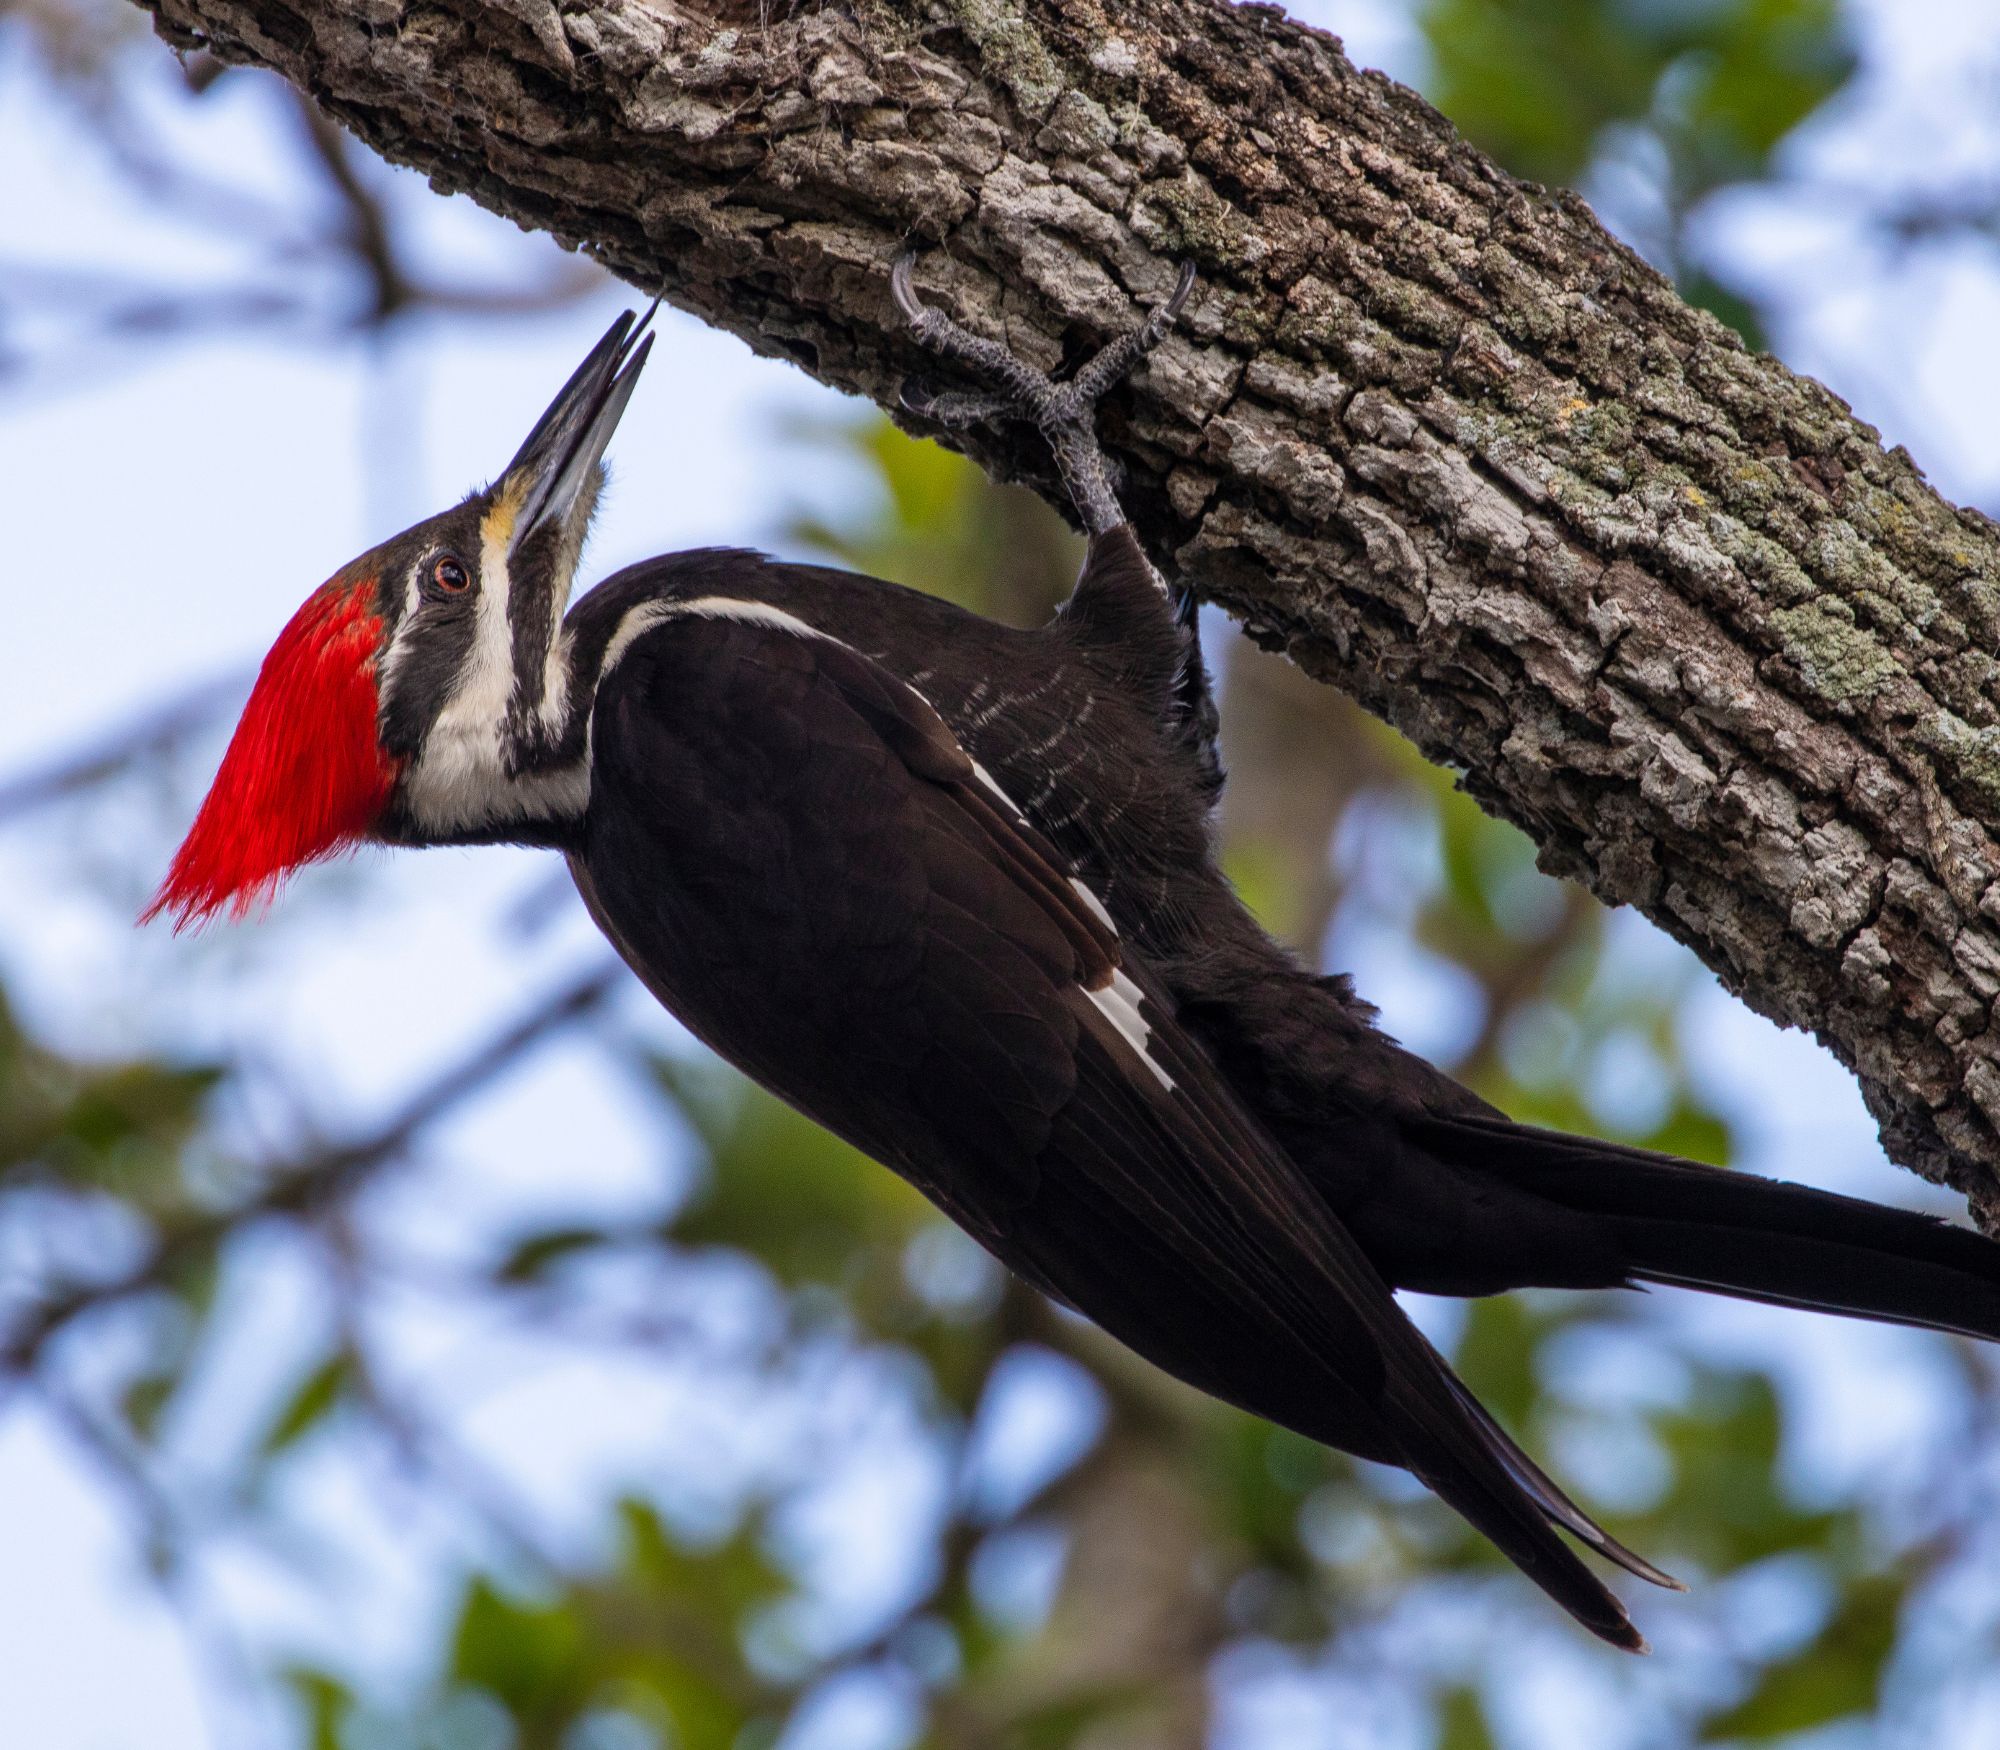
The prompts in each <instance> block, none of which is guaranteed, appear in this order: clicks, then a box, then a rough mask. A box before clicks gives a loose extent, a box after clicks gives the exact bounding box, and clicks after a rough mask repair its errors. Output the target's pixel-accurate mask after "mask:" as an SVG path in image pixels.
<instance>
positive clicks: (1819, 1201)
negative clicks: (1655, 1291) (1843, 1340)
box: [1420, 1117, 2000, 1341]
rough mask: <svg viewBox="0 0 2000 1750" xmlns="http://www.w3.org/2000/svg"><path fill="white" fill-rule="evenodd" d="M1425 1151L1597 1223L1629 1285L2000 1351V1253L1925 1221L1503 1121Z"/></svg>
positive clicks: (1443, 1134)
mask: <svg viewBox="0 0 2000 1750" xmlns="http://www.w3.org/2000/svg"><path fill="white" fill-rule="evenodd" d="M1420 1135H1421V1139H1422V1140H1423V1141H1424V1143H1425V1144H1426V1146H1431V1147H1437V1148H1439V1150H1440V1152H1441V1153H1447V1154H1448V1155H1449V1157H1450V1158H1453V1159H1456V1160H1458V1161H1461V1162H1463V1163H1465V1164H1466V1165H1468V1166H1475V1165H1476V1166H1477V1167H1478V1168H1479V1169H1480V1170H1482V1171H1484V1172H1490V1173H1493V1174H1495V1175H1496V1176H1498V1177H1501V1178H1504V1179H1505V1180H1506V1181H1507V1182H1508V1183H1509V1184H1511V1185H1513V1186H1515V1187H1516V1188H1518V1189H1520V1190H1522V1191H1526V1192H1530V1193H1532V1194H1533V1195H1535V1196H1537V1197H1541V1198H1544V1199H1546V1200H1547V1201H1549V1202H1551V1203H1555V1204H1558V1205H1560V1206H1561V1207H1563V1208H1566V1209H1571V1210H1575V1211H1577V1212H1579V1213H1582V1214H1586V1215H1590V1216H1594V1217H1597V1218H1599V1219H1600V1220H1601V1221H1603V1222H1604V1224H1605V1225H1606V1227H1607V1229H1608V1231H1609V1232H1610V1234H1611V1235H1612V1237H1613V1239H1614V1241H1615V1243H1616V1245H1617V1247H1618V1250H1619V1252H1620V1254H1621V1256H1622V1257H1623V1259H1624V1262H1625V1265H1626V1268H1627V1270H1628V1271H1629V1273H1630V1275H1631V1276H1632V1277H1633V1278H1634V1279H1635V1280H1637V1281H1642V1282H1658V1283H1662V1284H1675V1285H1679V1286H1682V1287H1688V1288H1700V1289H1706V1290H1707V1291H1709V1292H1710V1293H1713V1294H1727V1295H1732V1296H1735V1297H1736V1298H1738V1299H1741V1300H1757V1301H1765V1302H1769V1303H1771V1304H1773V1305H1777V1306H1795V1307H1804V1308H1808V1309H1810V1310H1812V1311H1815V1312H1827V1313H1841V1314H1845V1315H1847V1316H1849V1317H1852V1318H1864V1319H1875V1320H1879V1321H1881V1322H1883V1323H1887V1324H1902V1325H1915V1326H1919V1327H1921V1328H1923V1329H1926V1330H1936V1331H1951V1332H1955V1333H1957V1334H1959V1335H1961V1336H1967V1337H1982V1338H1987V1339H1989V1340H1993V1341H2000V1244H1996V1243H1995V1242H1994V1241H1992V1240H1989V1239H1987V1238H1986V1237H1985V1236H1984V1235H1983V1234H1977V1233H1974V1232H1972V1231H1970V1230H1969V1229H1966V1228H1960V1227H1953V1226H1950V1225H1949V1224H1947V1223H1945V1222H1942V1221H1938V1220H1936V1219H1934V1218H1933V1217H1931V1216H1927V1215H1916V1214H1912V1213H1911V1212H1909V1211H1907V1210H1901V1209H1885V1208H1883V1207H1882V1206H1881V1205H1879V1204H1874V1203H1868V1202H1864V1201H1863V1200H1861V1199H1860V1198H1856V1197H1842V1196H1839V1195H1837V1194H1835V1193H1833V1192H1831V1191H1818V1190H1814V1189H1812V1188H1810V1187H1809V1186H1804V1185H1792V1184H1787V1183H1785V1182H1784V1181H1782V1180H1777V1179H1762V1178H1758V1177H1756V1176H1754V1175H1752V1174H1749V1173H1737V1172H1731V1171H1729V1170H1727V1169H1724V1168H1721V1167H1705V1166H1700V1165H1698V1164H1696V1163H1695V1162H1693V1161H1684V1160H1680V1159H1678V1158H1676V1157H1675V1156H1672V1155H1662V1154H1654V1153H1652V1152H1650V1151H1648V1150H1645V1149H1637V1148H1626V1147H1622V1146H1620V1145H1619V1144H1616V1143H1607V1142H1599V1141H1596V1140H1594V1139H1592V1138H1589V1137H1579V1136H1569V1135H1565V1134H1563V1133H1562V1132H1559V1131H1548V1130H1536V1129H1532V1128H1530V1127H1528V1126H1525V1125H1517V1124H1512V1123H1509V1122H1508V1121H1506V1120H1502V1119H1488V1118H1484V1117H1472V1118H1454V1119H1441V1120H1437V1121H1435V1122H1434V1123H1427V1124H1425V1125H1423V1126H1421V1127H1420Z"/></svg>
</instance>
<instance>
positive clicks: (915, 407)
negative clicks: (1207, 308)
mask: <svg viewBox="0 0 2000 1750" xmlns="http://www.w3.org/2000/svg"><path fill="white" fill-rule="evenodd" d="M915 261H916V258H915V257H914V256H910V255H905V256H904V257H902V259H901V260H899V261H898V262H897V263H896V265H895V266H894V267H893V268H892V269H891V270H890V273H889V289H890V291H891V292H893V293H894V294H895V298H896V303H897V305H898V306H899V307H900V308H901V310H902V312H903V314H904V315H905V316H907V317H908V318H909V319H910V332H911V333H912V334H914V335H915V336H916V340H917V344H918V345H919V346H921V347H923V348H924V349H925V350H926V351H928V352H934V353H936V354H937V355H938V357H940V358H943V359H949V360H950V361H951V362H952V363H953V364H957V365H961V366H963V367H965V369H966V370H967V371H968V372H970V373H971V374H972V375H973V376H975V377H980V378H983V379H985V380H986V381H987V382H988V383H990V384H991V385H992V387H991V388H989V389H985V390H980V391H974V392H971V393H965V392H959V391H951V392H947V393H945V394H941V395H934V394H932V393H931V392H930V391H929V390H927V389H924V388H922V387H920V386H919V385H917V384H915V383H905V384H904V385H903V405H904V406H905V407H907V408H908V409H909V410H910V411H911V412H912V413H915V414H919V415H921V416H922V417H924V418H926V419H935V420H936V421H937V422H938V423H939V424H940V425H949V426H954V427H962V426H968V425H977V424H979V423H980V422H981V421H983V420H991V419H1006V418H1011V419H1025V420H1027V421H1029V422H1030V423H1032V424H1033V425H1034V426H1035V427H1036V428H1037V429H1038V430H1039V431H1040V432H1041V434H1042V436H1043V437H1044V438H1046V439H1047V440H1048V445H1049V449H1050V450H1051V452H1053V454H1054V456H1055V461H1056V467H1057V469H1058V470H1059V471H1060V472H1061V474H1062V477H1063V484H1064V485H1065V486H1067V487H1068V488H1069V495H1070V501H1071V502H1072V503H1073V504H1074V505H1075V506H1076V508H1077V514H1078V515H1079V516H1081V517H1082V518H1083V525H1084V527H1085V528H1086V529H1088V530H1089V531H1090V533H1091V534H1093V535H1102V534H1107V533H1109V532H1110V531H1111V530H1112V529H1115V528H1117V527H1118V525H1119V524H1120V523H1122V522H1123V521H1124V520H1125V514H1124V512H1123V511H1121V510H1120V509H1119V508H1118V498H1117V495H1116V494H1115V493H1114V492H1113V491H1112V490H1111V472H1110V467H1109V464H1108V463H1107V462H1106V459H1105V455H1104V451H1103V448H1102V447H1101V446H1100V445H1099V443H1098V441H1097V429H1096V424H1095V420H1094V415H1095V413H1096V410H1097V404H1098V402H1099V401H1101V400H1102V399H1103V398H1104V396H1105V395H1106V394H1107V393H1108V392H1109V391H1110V390H1111V389H1112V388H1114V387H1115V386H1116V385H1117V384H1118V382H1119V381H1120V380H1121V379H1122V378H1123V377H1124V376H1125V374H1126V373H1127V372H1128V371H1130V370H1131V369H1132V367H1133V366H1134V365H1136V364H1137V363H1138V362H1139V361H1140V360H1141V359H1142V358H1144V357H1145V356H1146V354H1147V353H1149V352H1151V351H1152V350H1153V348H1154V347H1156V346H1158V345H1159V344H1160V342H1161V341H1162V340H1164V339H1165V338H1166V336H1167V333H1168V331H1169V330H1170V329H1172V327H1173V325H1174V322H1175V319H1176V318H1177V317H1179V315H1180V313H1181V310H1182V308H1183V307H1184V306H1185V305H1186V303H1187V301H1188V295H1189V293H1191V292H1192V291H1193V290H1194V263H1193V262H1184V263H1183V264H1182V266H1181V272H1180V278H1179V279H1178V280H1177V281H1175V283H1174V289H1173V292H1172V294H1171V295H1170V296H1169V297H1168V299H1167V301H1166V302H1165V303H1164V304H1162V305H1161V306H1160V307H1159V308H1158V309H1157V310H1155V311H1153V313H1152V314H1151V315H1149V316H1148V317H1147V318H1146V320H1145V321H1144V322H1142V323H1140V324H1139V326H1138V327H1136V328H1134V329H1133V330H1132V331H1131V332H1130V333H1129V334H1123V335H1120V336H1119V337H1118V339H1116V340H1114V341H1112V342H1111V343H1110V344H1109V345H1108V346H1105V347H1104V348H1102V349H1101V350H1100V351H1099V352H1098V353H1097V355H1096V356H1095V357H1094V358H1092V359H1091V360H1090V361H1089V362H1088V363H1087V364H1085V365H1084V367H1083V368H1082V369H1081V370H1079V371H1078V372H1077V373H1076V375H1075V376H1073V377H1071V378H1070V380H1069V381H1068V382H1067V383H1061V384H1057V383H1052V382H1051V381H1050V380H1049V379H1048V377H1047V376H1046V375H1045V374H1044V373H1043V372H1041V371H1039V370H1037V369H1036V368H1035V367H1034V366H1033V365H1031V364H1029V363H1027V362H1026V361H1025V360H1024V359H1018V358H1016V357H1015V356H1014V355H1013V354H1012V353H1011V352H1009V351H1008V350H1007V349H1006V347H1004V346H1002V345H1001V344H1000V342H998V341H997V340H985V339H982V338H981V337H980V336H979V335H976V334H973V333H970V332H968V331H967V330H966V329H963V328H961V327H960V326H959V325H958V324H957V323H956V322H954V321H953V320H952V319H951V318H950V317H949V316H947V315H946V314H945V313H944V312H943V311H942V310H933V309H931V308H930V307H929V306H928V305H926V304H924V303H923V302H922V301H921V300H920V299H919V298H918V297H917V294H916V289H915V287H914V286H912V285H911V283H910V269H911V267H912V266H913V265H914V264H915Z"/></svg>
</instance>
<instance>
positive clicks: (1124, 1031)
mask: <svg viewBox="0 0 2000 1750" xmlns="http://www.w3.org/2000/svg"><path fill="white" fill-rule="evenodd" d="M1084 995H1085V996H1087V997H1089V998H1090V1000H1091V1001H1092V1002H1093V1003H1095V1004H1096V1005H1097V1008H1098V1012H1099V1013H1100V1014H1102V1015H1103V1016H1104V1018H1105V1019H1106V1020H1107V1021H1109V1022H1110V1023H1111V1024H1112V1026H1114V1027H1116V1028H1117V1029H1118V1031H1119V1034H1120V1035H1121V1036H1122V1037H1123V1039H1124V1041H1125V1043H1126V1044H1127V1045H1129V1046H1131V1047H1132V1049H1133V1050H1134V1051H1136V1052H1137V1053H1138V1054H1139V1061H1140V1062H1141V1063H1143V1064H1144V1065H1145V1066H1146V1067H1147V1068H1148V1069H1149V1070H1151V1071H1152V1072H1153V1075H1154V1077H1155V1078H1156V1079H1157V1080H1158V1082H1159V1084H1160V1086H1161V1087H1162V1088H1164V1089H1165V1090H1166V1091H1167V1092H1168V1093H1170V1094H1171V1093H1172V1092H1173V1091H1174V1078H1173V1077H1172V1076H1170V1075H1168V1074H1167V1072H1166V1071H1165V1070H1163V1069H1162V1068H1161V1067H1160V1066H1159V1065H1158V1064H1157V1063H1156V1062H1154V1061H1153V1054H1152V1052H1151V1050H1150V1049H1149V1047H1150V1046H1151V1045H1152V1043H1153V1030H1152V1028H1150V1027H1149V1026H1147V1025H1146V1017H1145V1016H1144V1015H1142V1014H1140V1012H1139V1000H1140V997H1141V996H1142V995H1143V993H1142V992H1141V991H1140V989H1139V987H1138V986H1137V985H1136V984H1134V983H1133V982H1132V981H1131V980H1130V979H1129V978H1127V977H1126V976H1125V974H1124V973H1122V972H1114V973H1112V975H1111V982H1110V983H1109V984H1108V985H1106V986H1105V987H1104V988H1103V989H1102V990H1091V991H1085V992H1084Z"/></svg>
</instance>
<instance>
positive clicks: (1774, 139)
mask: <svg viewBox="0 0 2000 1750" xmlns="http://www.w3.org/2000/svg"><path fill="white" fill-rule="evenodd" d="M1418 18H1419V21H1420V23H1421V25H1422V28H1423V33H1424V40H1425V42H1426V44H1427V46H1428V47H1429V50H1430V54H1431V62H1432V68H1433V79H1432V86H1431V91H1430V96H1431V99H1432V101H1433V102H1435V103H1436V104H1437V105H1438V107H1439V108H1440V109H1442V110H1443V111H1444V112H1445V114H1446V115H1448V116H1450V117H1451V119H1452V120H1453V121H1454V122H1456V123H1457V124H1458V126H1459V127H1460V128H1461V129H1463V130H1464V132H1465V134H1466V136H1467V137H1468V138H1469V139H1471V140H1472V141H1473V142H1474V143H1475V144H1476V145H1478V146H1480V147H1482V148H1483V149H1484V150H1486V151H1487V152H1489V153H1491V154H1492V155H1493V156H1494V157H1495V158H1497V159H1499V160H1500V162H1501V163H1503V164H1505V165H1506V166H1507V167H1508V168H1509V169H1511V170H1513V171H1514V172H1516V173H1517V174H1518V175H1521V176H1526V177H1530V178H1532V179H1534V180H1535V181H1538V182H1550V183H1569V184H1582V185H1584V186H1585V187H1587V188H1590V189H1591V191H1592V192H1593V193H1596V194H1598V195H1599V197H1600V199H1603V198H1606V197H1608V198H1609V201H1610V205H1611V208H1612V211H1613V214H1614V217H1615V218H1616V219H1617V220H1618V221H1620V222H1621V223H1622V227H1623V229H1625V231H1626V232H1627V234H1628V235H1629V236H1632V237H1633V239H1634V240H1635V241H1636V242H1638V243H1639V245H1640V246H1641V247H1642V248H1645V249H1647V250H1648V251H1649V252H1650V253H1651V254H1652V255H1653V256H1654V258H1655V260H1656V261H1657V263H1658V265H1659V266H1661V267H1662V268H1664V269H1665V270H1666V271H1667V272H1668V273H1670V274H1672V275H1673V276H1674V278H1675V279H1676V280H1678V281H1679V282H1680V286H1681V289H1682V292H1683V293H1684V294H1685V295H1686V296H1688V297H1689V298H1691V299H1692V300H1693V301H1694V302H1696V303H1699V304H1703V305H1705V306H1706V307H1707V308H1709V309H1711V310H1713V311H1714V312H1715V314H1716V315H1718V316H1720V317H1721V318H1722V319H1723V320H1724V321H1725V322H1728V323H1729V324H1731V326H1733V327H1735V328H1737V329H1740V330H1741V331H1742V333H1743V335H1744V337H1745V338H1746V339H1747V340H1749V341H1750V342H1751V343H1752V344H1753V345H1763V344H1764V343H1765V340H1764V334H1765V328H1764V322H1763V320H1762V317H1761V315H1760V313H1759V312H1758V311H1757V309H1756V308H1755V306H1754V304H1753V303H1752V301H1751V300H1750V299H1749V298H1747V297H1746V296H1745V295H1744V294H1743V293H1742V292H1741V290H1740V289H1732V287H1731V286H1730V285H1729V283H1728V282H1727V279H1726V276H1722V275H1721V274H1720V273H1719V271H1718V270H1716V269H1714V268H1713V267H1712V266H1711V265H1710V264H1707V263H1705V262H1704V261H1703V260H1702V259H1701V256H1700V253H1699V251H1698V250H1697V249H1696V248H1695V247H1694V246H1693V244H1692V243H1691V240H1690V236H1689V232H1690V221H1691V220H1692V218H1693V217H1694V215H1695V213H1696V211H1697V209H1698V208H1699V206H1700V204H1701V202H1702V201H1704V200H1705V199H1707V198H1708V197H1709V196H1710V195H1713V194H1715V193H1716V192H1717V191H1718V190H1721V189H1724V188H1728V187H1731V186H1733V185H1737V184H1741V183H1746V182H1753V181H1758V180H1762V179H1766V178H1769V177H1771V176H1772V175H1774V174H1775V173H1776V171H1777V158H1778V154H1779V152H1780V149H1781V147H1782V146H1783V144H1784V142H1785V140H1786V139H1787V138H1788V137H1789V136H1790V135H1791V134H1792V132H1793V131H1794V130H1795V129H1796V128H1798V127H1799V126H1800V125H1801V124H1802V123H1804V122H1805V121H1807V120H1808V119H1810V118H1811V117H1813V116H1814V115H1816V114H1818V113H1819V112H1820V111H1821V109H1822V108H1823V107H1824V106H1825V105H1826V104H1827V103H1828V102H1829V101H1830V100H1831V99H1832V98H1834V97H1835V96H1837V95H1838V94H1839V92H1840V91H1841V90H1842V89H1843V87H1845V86H1846V84H1847V83H1848V81H1849V80H1850V79H1852V78H1853V77H1854V74H1855V71H1856V68H1857V67H1858V65H1859V61H1858V59H1857V57H1856V54H1855V51H1854V47H1853V44H1852V42H1851V41H1850V39H1849V36H1848V30H1847V25H1846V22H1845V20H1844V18H1843V16H1842V13H1841V9H1840V7H1839V5H1838V4H1837V0H1698V3H1695V4H1672V3H1660V0H1622V3H1620V0H1421V4H1420V5H1419V7H1418ZM1613 155H1615V156H1617V157H1618V158H1619V159H1620V160H1622V161H1623V163H1624V165H1625V167H1626V168H1627V170H1628V173H1629V174H1632V175H1635V176H1637V177H1638V178H1639V179H1640V180H1641V181H1643V183H1644V184H1645V190H1644V195H1643V196H1642V198H1641V200H1640V201H1638V202H1634V201H1633V200H1632V199H1630V198H1629V197H1623V198H1621V192H1620V191H1619V190H1617V189H1615V188H1600V187H1598V186H1596V184H1597V183H1598V182H1600V181H1602V178H1601V177H1596V178H1594V177H1593V172H1594V171H1596V170H1598V169H1599V167H1600V165H1601V164H1602V162H1603V161H1604V160H1605V159H1607V158H1608V157H1611V156H1613Z"/></svg>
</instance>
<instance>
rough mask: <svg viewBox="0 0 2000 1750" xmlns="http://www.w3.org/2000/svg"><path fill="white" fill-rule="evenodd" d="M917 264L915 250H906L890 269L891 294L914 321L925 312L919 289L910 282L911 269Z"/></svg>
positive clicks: (898, 306) (898, 305) (905, 313)
mask: <svg viewBox="0 0 2000 1750" xmlns="http://www.w3.org/2000/svg"><path fill="white" fill-rule="evenodd" d="M916 265H917V257H916V253H915V252H914V251H905V252H904V253H903V254H901V255H899V256H897V257H896V265H895V266H894V267H892V268H890V269H889V295H890V296H891V297H893V298H894V299H895V300H896V308H897V309H899V310H901V311H902V312H903V314H904V315H905V316H906V317H908V318H909V319H910V321H912V322H914V321H916V320H917V318H918V317H920V316H922V315H923V313H924V306H923V301H922V300H921V299H920V298H918V296H917V289H916V287H915V286H914V285H912V284H911V283H910V270H911V269H912V268H914V267H915V266H916Z"/></svg>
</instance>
